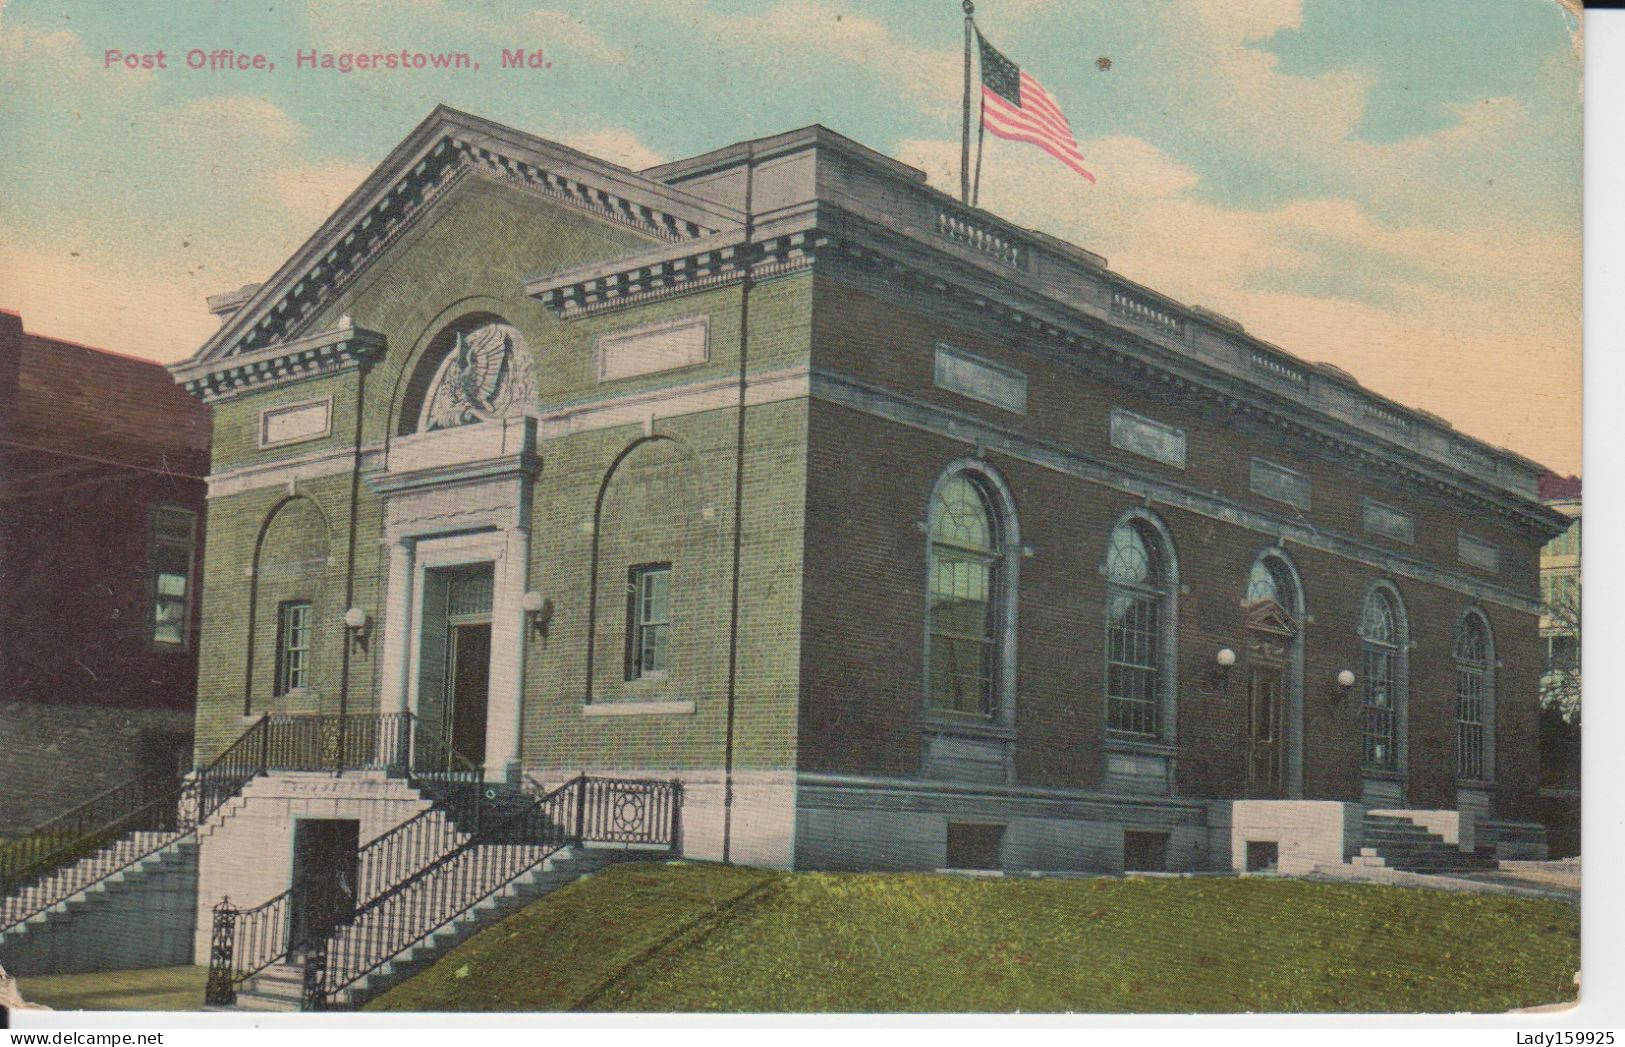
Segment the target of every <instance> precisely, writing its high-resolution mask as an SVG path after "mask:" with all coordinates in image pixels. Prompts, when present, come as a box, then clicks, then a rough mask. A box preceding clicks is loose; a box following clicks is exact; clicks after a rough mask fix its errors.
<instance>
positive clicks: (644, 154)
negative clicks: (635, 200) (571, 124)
mask: <svg viewBox="0 0 1625 1047" xmlns="http://www.w3.org/2000/svg"><path fill="white" fill-rule="evenodd" d="M559 141H561V142H563V143H564V144H565V145H567V146H569V147H570V148H572V149H579V150H581V151H582V152H583V153H587V154H588V155H590V156H596V157H598V158H599V159H600V160H608V161H609V162H610V163H612V164H620V165H621V166H622V167H628V168H631V169H632V170H634V171H641V170H643V169H644V168H646V167H654V166H655V165H656V164H661V163H665V161H666V159H667V158H666V157H664V156H661V155H660V154H659V153H657V152H655V151H654V150H653V149H650V148H649V147H648V146H646V145H644V144H643V142H641V141H639V140H638V136H637V135H635V134H633V133H632V132H631V131H628V130H625V129H624V128H619V127H605V128H600V129H598V130H595V131H579V132H576V133H574V134H568V133H566V134H561V135H560V136H559Z"/></svg>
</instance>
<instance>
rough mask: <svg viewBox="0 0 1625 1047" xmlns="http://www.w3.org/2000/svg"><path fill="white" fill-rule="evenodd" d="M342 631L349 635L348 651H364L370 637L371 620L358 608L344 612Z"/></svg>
mask: <svg viewBox="0 0 1625 1047" xmlns="http://www.w3.org/2000/svg"><path fill="white" fill-rule="evenodd" d="M344 631H345V632H347V633H349V634H350V649H351V650H354V651H365V650H366V649H367V642H368V640H369V639H370V638H371V636H372V619H371V618H369V617H368V616H367V612H366V611H363V610H362V609H361V608H359V607H352V608H350V609H349V610H348V611H345V612H344Z"/></svg>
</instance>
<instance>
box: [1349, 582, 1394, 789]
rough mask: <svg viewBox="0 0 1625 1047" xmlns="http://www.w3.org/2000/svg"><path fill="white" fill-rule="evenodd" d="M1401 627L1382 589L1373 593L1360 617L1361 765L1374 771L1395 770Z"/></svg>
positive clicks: (1369, 595)
mask: <svg viewBox="0 0 1625 1047" xmlns="http://www.w3.org/2000/svg"><path fill="white" fill-rule="evenodd" d="M1404 633H1405V630H1404V623H1403V620H1402V618H1401V616H1400V611H1399V606H1398V604H1397V603H1396V601H1395V599H1394V597H1393V595H1392V594H1391V593H1389V592H1388V590H1386V589H1381V588H1379V589H1372V590H1371V592H1370V593H1368V594H1367V595H1366V598H1365V608H1364V610H1363V612H1362V613H1361V615H1360V639H1361V641H1362V644H1361V646H1362V647H1363V648H1364V662H1365V671H1364V673H1362V676H1363V678H1364V680H1365V688H1364V690H1363V692H1362V706H1363V708H1362V710H1361V713H1362V715H1361V739H1362V741H1361V762H1362V763H1364V764H1365V766H1367V767H1371V768H1375V769H1377V770H1385V771H1392V770H1398V768H1399V737H1400V726H1401V718H1402V715H1403V705H1404V700H1405V696H1404V683H1405V680H1404V671H1403V664H1402V657H1403V652H1404V645H1405V635H1404Z"/></svg>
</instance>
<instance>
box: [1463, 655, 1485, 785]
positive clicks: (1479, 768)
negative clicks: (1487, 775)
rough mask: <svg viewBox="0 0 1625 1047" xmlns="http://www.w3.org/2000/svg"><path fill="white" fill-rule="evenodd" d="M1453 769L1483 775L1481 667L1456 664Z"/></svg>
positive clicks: (1467, 774)
mask: <svg viewBox="0 0 1625 1047" xmlns="http://www.w3.org/2000/svg"><path fill="white" fill-rule="evenodd" d="M1456 772H1457V774H1459V775H1460V776H1461V777H1463V778H1468V779H1472V780H1473V781H1478V780H1480V779H1482V778H1483V777H1484V667H1483V666H1481V665H1470V664H1463V663H1457V665H1456Z"/></svg>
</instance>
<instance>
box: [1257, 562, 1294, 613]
mask: <svg viewBox="0 0 1625 1047" xmlns="http://www.w3.org/2000/svg"><path fill="white" fill-rule="evenodd" d="M1283 570H1284V568H1282V567H1281V565H1280V564H1278V563H1277V562H1276V561H1275V560H1273V559H1271V558H1269V557H1266V556H1260V557H1259V558H1258V559H1256V560H1254V561H1253V569H1252V571H1251V572H1250V573H1249V574H1248V575H1247V602H1248V603H1257V602H1258V601H1260V600H1273V601H1275V602H1276V603H1278V604H1280V605H1281V606H1282V607H1283V608H1285V609H1286V611H1287V612H1288V613H1291V614H1296V613H1297V611H1298V608H1297V606H1296V605H1295V602H1293V600H1292V584H1291V579H1289V578H1284V577H1282V575H1281V572H1282V571H1283Z"/></svg>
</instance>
